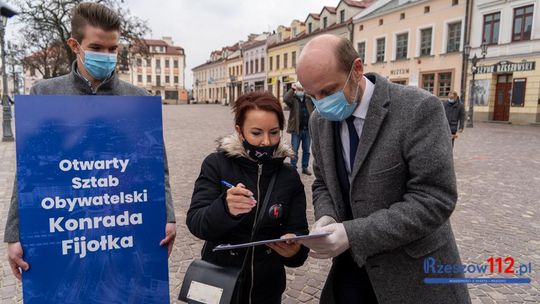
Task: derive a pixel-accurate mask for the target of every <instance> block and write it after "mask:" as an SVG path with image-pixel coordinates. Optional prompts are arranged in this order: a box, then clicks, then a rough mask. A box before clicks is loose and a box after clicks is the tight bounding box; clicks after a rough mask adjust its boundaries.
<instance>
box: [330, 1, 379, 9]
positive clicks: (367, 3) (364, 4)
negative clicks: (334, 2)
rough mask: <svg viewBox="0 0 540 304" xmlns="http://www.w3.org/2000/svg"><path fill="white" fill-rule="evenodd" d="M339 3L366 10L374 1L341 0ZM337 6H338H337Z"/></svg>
mask: <svg viewBox="0 0 540 304" xmlns="http://www.w3.org/2000/svg"><path fill="white" fill-rule="evenodd" d="M341 2H345V4H347V5H348V6H352V7H358V8H367V7H369V6H370V5H371V4H373V2H375V0H364V1H355V0H341ZM341 2H340V3H341ZM338 6H339V4H338Z"/></svg>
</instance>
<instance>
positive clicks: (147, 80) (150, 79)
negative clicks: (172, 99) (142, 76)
mask: <svg viewBox="0 0 540 304" xmlns="http://www.w3.org/2000/svg"><path fill="white" fill-rule="evenodd" d="M146 82H148V83H151V82H152V75H146Z"/></svg>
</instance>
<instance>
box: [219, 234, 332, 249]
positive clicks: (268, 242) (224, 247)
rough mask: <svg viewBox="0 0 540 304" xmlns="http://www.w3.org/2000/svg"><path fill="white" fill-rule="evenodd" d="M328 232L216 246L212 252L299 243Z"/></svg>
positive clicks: (323, 235)
mask: <svg viewBox="0 0 540 304" xmlns="http://www.w3.org/2000/svg"><path fill="white" fill-rule="evenodd" d="M330 234H331V233H330V232H324V233H317V234H308V235H298V236H295V237H291V238H286V239H270V240H262V241H255V242H249V243H242V244H234V245H231V244H221V245H218V246H216V247H215V248H214V249H212V251H220V250H232V249H239V248H246V247H252V246H258V245H265V244H270V243H279V242H286V241H299V240H306V239H316V238H321V237H325V236H329V235H330Z"/></svg>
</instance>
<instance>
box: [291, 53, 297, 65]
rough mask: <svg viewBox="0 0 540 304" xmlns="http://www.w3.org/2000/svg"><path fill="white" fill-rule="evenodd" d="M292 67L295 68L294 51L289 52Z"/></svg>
mask: <svg viewBox="0 0 540 304" xmlns="http://www.w3.org/2000/svg"><path fill="white" fill-rule="evenodd" d="M291 61H292V67H293V68H296V52H292V53H291Z"/></svg>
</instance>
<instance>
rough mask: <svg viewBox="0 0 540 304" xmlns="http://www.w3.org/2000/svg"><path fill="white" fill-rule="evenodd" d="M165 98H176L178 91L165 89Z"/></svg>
mask: <svg viewBox="0 0 540 304" xmlns="http://www.w3.org/2000/svg"><path fill="white" fill-rule="evenodd" d="M165 99H172V100H177V99H178V91H165Z"/></svg>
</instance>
